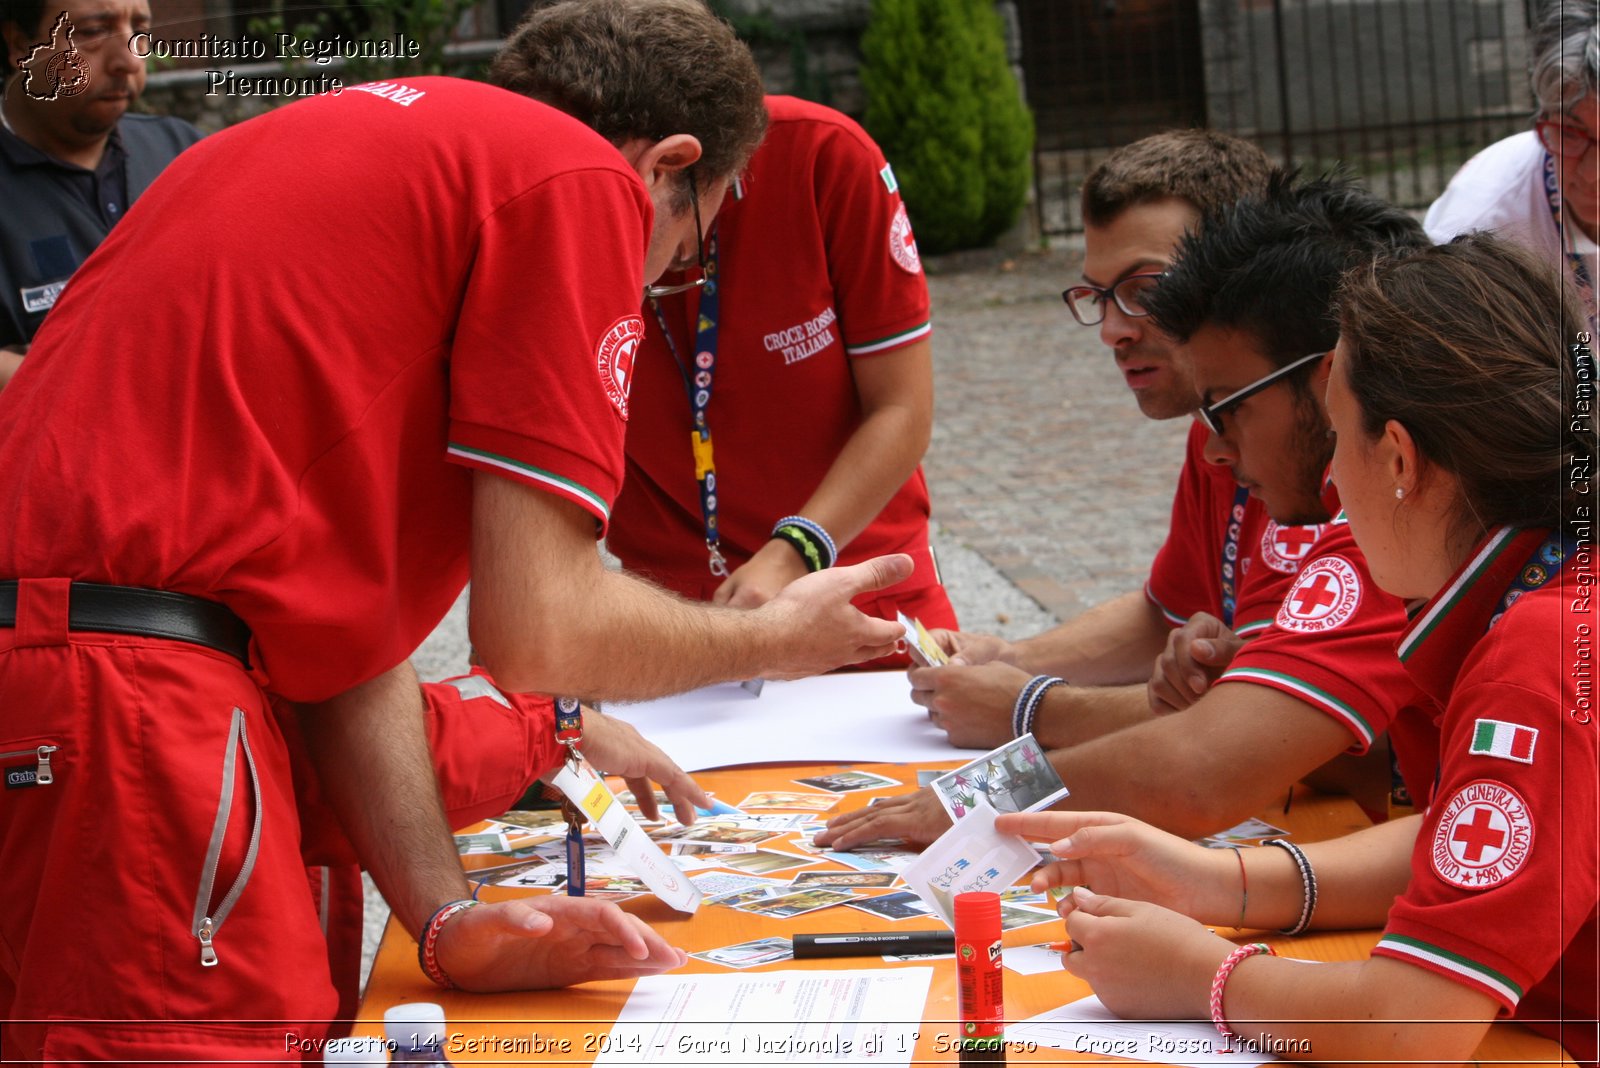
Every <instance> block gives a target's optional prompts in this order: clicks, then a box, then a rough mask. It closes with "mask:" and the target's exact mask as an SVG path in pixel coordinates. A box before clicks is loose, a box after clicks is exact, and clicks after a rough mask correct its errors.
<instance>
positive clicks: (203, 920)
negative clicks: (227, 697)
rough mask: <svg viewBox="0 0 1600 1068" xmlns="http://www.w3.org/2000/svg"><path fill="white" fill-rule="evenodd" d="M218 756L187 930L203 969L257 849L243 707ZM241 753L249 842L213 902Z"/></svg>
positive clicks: (252, 767) (213, 960)
mask: <svg viewBox="0 0 1600 1068" xmlns="http://www.w3.org/2000/svg"><path fill="white" fill-rule="evenodd" d="M224 748H225V751H224V753H223V757H222V793H221V796H220V797H219V798H218V799H217V818H216V820H215V821H214V822H213V824H212V827H211V840H210V842H209V843H208V844H207V846H206V859H205V864H204V866H203V867H202V868H201V870H200V889H199V892H198V893H197V894H196V895H195V899H194V923H193V926H192V928H191V933H192V934H193V935H194V937H195V939H196V940H197V941H198V942H199V943H200V963H201V964H202V965H204V966H205V967H207V968H212V967H215V966H216V964H217V950H216V946H215V945H214V944H213V943H214V941H215V939H216V937H217V935H218V934H219V933H220V932H221V931H222V925H223V923H225V922H226V921H227V919H228V913H230V912H232V911H233V906H234V905H236V904H237V903H238V901H239V897H240V895H241V894H243V893H244V888H245V886H246V884H248V883H249V881H250V873H251V871H252V870H254V868H255V866H256V853H257V852H258V851H259V850H260V848H261V780H260V779H259V778H258V777H257V775H256V759H255V756H254V755H253V754H252V753H251V752H250V733H249V731H248V730H247V729H246V728H245V722H244V711H243V709H239V708H235V709H234V710H233V719H232V721H231V722H230V723H229V725H228V741H227V745H226V746H225V747H224ZM241 753H243V754H244V773H245V775H247V776H248V777H249V783H250V795H251V799H252V805H251V808H252V809H253V810H254V812H253V818H252V823H251V826H250V844H249V847H248V848H247V849H246V850H245V854H244V859H243V860H242V861H241V862H240V864H239V871H238V873H237V874H236V875H235V876H234V879H233V885H231V886H230V887H229V888H228V892H227V893H226V894H225V895H224V896H223V898H222V900H221V901H218V902H215V904H213V900H214V896H215V893H216V884H217V866H218V863H219V860H220V858H221V856H222V842H223V839H224V838H225V837H227V833H228V821H229V818H230V817H231V816H232V814H233V795H234V793H235V785H236V782H237V779H238V773H239V754H241Z"/></svg>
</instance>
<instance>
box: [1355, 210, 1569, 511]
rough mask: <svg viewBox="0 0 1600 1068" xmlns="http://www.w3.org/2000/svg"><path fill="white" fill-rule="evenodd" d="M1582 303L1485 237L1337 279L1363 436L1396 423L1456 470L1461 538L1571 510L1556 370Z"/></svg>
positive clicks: (1553, 273) (1539, 268)
mask: <svg viewBox="0 0 1600 1068" xmlns="http://www.w3.org/2000/svg"><path fill="white" fill-rule="evenodd" d="M1582 307H1583V304H1582V302H1581V301H1580V300H1579V299H1578V297H1577V294H1575V293H1574V292H1572V291H1571V289H1570V287H1568V285H1567V283H1566V281H1565V279H1564V278H1563V277H1562V276H1561V275H1560V273H1559V272H1558V271H1557V270H1556V269H1555V268H1554V267H1552V266H1551V265H1549V264H1545V263H1542V262H1540V261H1538V260H1537V259H1535V258H1534V257H1533V256H1531V255H1529V254H1528V253H1527V252H1525V251H1523V250H1522V249H1521V248H1518V247H1516V246H1513V245H1511V244H1508V243H1506V242H1504V241H1500V240H1497V239H1496V238H1493V237H1491V236H1489V235H1488V234H1485V233H1472V234H1466V235H1463V236H1462V237H1458V238H1456V239H1455V240H1454V241H1452V242H1451V243H1449V244H1448V245H1440V246H1437V247H1430V248H1427V249H1424V250H1421V251H1417V252H1414V253H1411V254H1410V255H1407V256H1404V257H1402V258H1397V259H1387V260H1382V259H1380V260H1374V261H1372V262H1370V263H1368V264H1367V265H1365V266H1362V267H1358V268H1356V269H1355V270H1353V271H1351V272H1350V273H1349V274H1348V275H1347V276H1346V277H1345V281H1344V285H1343V287H1342V289H1341V291H1340V294H1339V310H1340V314H1339V318H1340V328H1341V335H1340V340H1341V342H1342V344H1343V345H1344V347H1345V354H1346V356H1347V357H1348V362H1347V363H1346V365H1345V366H1346V372H1347V376H1348V381H1349V383H1350V389H1351V392H1352V393H1353V394H1354V395H1355V398H1356V401H1357V403H1358V405H1359V406H1360V410H1361V425H1362V429H1363V430H1364V431H1365V432H1366V433H1367V435H1368V436H1369V438H1374V439H1375V438H1376V437H1377V436H1378V435H1379V434H1381V433H1382V432H1383V428H1384V425H1385V424H1386V423H1387V422H1388V421H1389V420H1390V419H1393V420H1395V421H1396V422H1398V423H1399V424H1401V425H1402V426H1404V427H1405V428H1406V430H1407V431H1408V432H1409V433H1410V434H1411V438H1412V440H1413V441H1415V442H1416V444H1417V448H1418V450H1419V451H1420V452H1421V454H1422V456H1423V458H1424V459H1425V460H1427V462H1428V463H1429V464H1430V465H1435V466H1437V467H1439V468H1440V469H1442V470H1444V471H1448V472H1449V473H1450V474H1451V475H1453V476H1455V479H1456V481H1457V482H1458V483H1459V485H1460V492H1461V499H1460V500H1459V501H1458V502H1457V507H1456V511H1457V516H1456V524H1457V530H1458V533H1459V534H1460V535H1461V536H1462V537H1464V538H1471V539H1472V540H1476V539H1477V538H1479V537H1481V536H1482V535H1483V534H1484V533H1486V532H1487V531H1488V530H1490V529H1492V528H1494V527H1497V526H1501V525H1510V526H1519V527H1553V526H1557V525H1558V524H1559V523H1560V522H1561V519H1562V517H1563V515H1566V514H1571V513H1570V511H1569V508H1570V506H1571V505H1573V504H1574V503H1576V497H1575V496H1574V493H1575V491H1574V487H1573V486H1572V485H1571V484H1570V482H1569V479H1568V477H1567V474H1568V471H1569V470H1570V465H1571V464H1572V463H1573V462H1574V461H1575V460H1576V459H1579V458H1581V457H1585V456H1587V455H1588V453H1589V449H1588V447H1587V446H1586V445H1585V444H1584V442H1583V441H1582V439H1581V438H1580V436H1579V434H1577V433H1576V432H1575V431H1574V429H1573V422H1572V420H1571V419H1570V418H1569V416H1570V414H1571V413H1569V412H1568V410H1567V404H1566V399H1567V396H1568V395H1569V394H1574V393H1575V391H1573V390H1572V389H1571V387H1570V383H1564V382H1563V374H1562V368H1563V364H1564V361H1565V355H1564V354H1565V352H1566V348H1565V347H1566V346H1567V345H1569V344H1572V343H1574V342H1575V341H1577V340H1578V335H1579V334H1580V332H1582V331H1585V330H1586V329H1587V323H1586V320H1585V318H1584V316H1583V313H1582V311H1581V310H1580V309H1581V308H1582ZM1553 317H1558V323H1557V324H1556V325H1558V326H1559V328H1560V334H1559V335H1557V334H1556V333H1555V332H1553V330H1552V323H1551V320H1552V318H1553ZM1590 366H1591V368H1592V364H1591V365H1590ZM1590 385H1592V380H1591V383H1590ZM1591 396H1592V394H1591ZM1424 474H1426V469H1424Z"/></svg>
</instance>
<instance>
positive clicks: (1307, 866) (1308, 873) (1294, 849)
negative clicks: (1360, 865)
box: [1261, 838, 1317, 935]
mask: <svg viewBox="0 0 1600 1068" xmlns="http://www.w3.org/2000/svg"><path fill="white" fill-rule="evenodd" d="M1261 844H1262V845H1269V846H1277V847H1278V848H1279V849H1281V850H1283V851H1284V852H1285V853H1287V854H1289V855H1290V856H1291V857H1293V858H1294V864H1295V867H1297V868H1299V869H1300V883H1301V885H1302V886H1303V887H1304V888H1305V895H1306V896H1305V901H1304V903H1303V904H1301V906H1300V919H1299V920H1297V921H1295V924H1294V926H1293V927H1285V928H1284V929H1283V933H1284V934H1286V935H1297V934H1304V933H1305V931H1306V929H1307V928H1309V927H1310V926H1311V917H1312V915H1313V914H1314V913H1315V912H1316V911H1317V873H1316V872H1314V871H1312V870H1311V860H1310V858H1308V857H1307V856H1306V853H1305V850H1303V849H1301V848H1300V847H1299V846H1297V845H1295V844H1294V843H1293V842H1291V841H1289V840H1288V839H1287V838H1271V839H1268V840H1267V841H1265V842H1262V843H1261Z"/></svg>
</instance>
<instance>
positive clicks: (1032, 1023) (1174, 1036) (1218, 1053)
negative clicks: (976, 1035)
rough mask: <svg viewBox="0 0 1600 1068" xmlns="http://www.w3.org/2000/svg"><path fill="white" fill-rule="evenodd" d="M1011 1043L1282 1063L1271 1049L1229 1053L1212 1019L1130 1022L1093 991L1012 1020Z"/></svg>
mask: <svg viewBox="0 0 1600 1068" xmlns="http://www.w3.org/2000/svg"><path fill="white" fill-rule="evenodd" d="M1006 1041H1007V1042H1036V1043H1038V1044H1039V1045H1040V1046H1050V1047H1053V1048H1055V1049H1065V1050H1072V1051H1074V1052H1078V1053H1101V1054H1107V1055H1110V1056H1115V1057H1126V1058H1128V1059H1130V1060H1135V1061H1154V1062H1155V1063H1157V1064H1180V1065H1189V1066H1192V1068H1210V1066H1212V1065H1218V1064H1277V1063H1278V1058H1276V1057H1273V1056H1271V1055H1270V1054H1266V1053H1249V1052H1231V1053H1230V1052H1225V1050H1226V1049H1227V1043H1226V1041H1225V1040H1224V1039H1223V1037H1222V1036H1221V1035H1220V1034H1218V1033H1217V1029H1216V1028H1214V1027H1212V1026H1211V1024H1210V1023H1208V1022H1202V1021H1200V1020H1183V1021H1177V1022H1171V1021H1162V1020H1124V1019H1122V1018H1121V1017H1118V1016H1114V1015H1112V1012H1111V1010H1110V1009H1108V1008H1106V1007H1105V1005H1104V1004H1103V1003H1102V1002H1101V1001H1100V999H1099V998H1097V997H1094V996H1093V995H1091V996H1089V997H1086V998H1083V999H1081V1000H1079V1001H1072V1002H1068V1003H1067V1004H1065V1005H1063V1006H1061V1007H1060V1008H1057V1009H1051V1010H1050V1011H1049V1012H1044V1013H1040V1014H1039V1015H1038V1016H1035V1017H1033V1018H1032V1019H1030V1020H1023V1021H1022V1022H1021V1023H1017V1024H1012V1025H1011V1026H1010V1027H1008V1028H1006Z"/></svg>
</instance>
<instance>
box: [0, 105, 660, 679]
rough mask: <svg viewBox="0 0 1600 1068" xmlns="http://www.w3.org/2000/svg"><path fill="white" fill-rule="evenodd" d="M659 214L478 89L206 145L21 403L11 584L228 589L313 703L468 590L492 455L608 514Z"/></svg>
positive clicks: (400, 647) (73, 307) (337, 110)
mask: <svg viewBox="0 0 1600 1068" xmlns="http://www.w3.org/2000/svg"><path fill="white" fill-rule="evenodd" d="M358 90H359V91H358ZM263 157H270V158H272V160H273V161H274V163H273V166H272V167H270V168H264V167H262V166H260V160H261V159H262V158H263ZM651 221H652V220H651V207H650V201H649V197H648V195H647V193H646V191H645V189H644V187H643V185H642V184H641V183H640V181H639V179H638V177H637V176H636V175H635V174H634V173H633V171H632V170H631V169H630V168H629V167H628V166H627V164H626V162H625V161H624V160H623V158H622V157H621V156H620V155H619V154H618V152H617V151H616V149H615V148H613V147H612V146H611V145H609V144H608V143H606V142H605V141H604V140H603V139H602V138H600V137H599V136H598V135H597V134H595V133H594V132H593V131H592V130H590V129H588V128H587V127H585V126H584V125H582V124H581V123H579V122H577V121H576V120H574V119H571V118H569V117H567V116H566V115H563V114H560V113H558V112H556V111H554V110H553V109H550V108H548V107H545V106H544V105H541V104H537V103H534V102H533V101H531V100H528V99H526V98H524V97H521V96H518V95H516V94H513V93H509V92H506V91H504V90H500V89H495V88H492V87H490V86H487V85H483V84H480V83H476V82H467V81H458V80H455V79H448V78H418V79H414V80H410V81H408V82H406V83H405V84H404V85H386V84H383V83H379V84H376V85H372V86H366V87H357V88H353V89H347V90H346V91H345V92H343V93H342V94H341V95H339V96H321V97H316V98H313V99H310V100H306V101H303V102H300V103H296V104H293V105H290V106H288V107H285V108H281V109H279V110H277V111H273V112H271V113H269V114H267V115H264V116H262V117H260V118H257V119H252V120H250V121H249V122H246V123H242V124H240V125H238V126H235V127H233V128H231V129H228V130H225V131H223V132H222V133H219V134H216V135H215V136H213V137H209V138H207V139H206V140H204V141H202V142H201V143H200V144H198V145H196V146H195V147H194V148H193V149H192V150H190V151H188V152H185V153H184V154H183V155H182V156H180V157H179V158H178V159H177V161H176V162H174V163H173V165H172V166H171V167H169V168H168V169H167V170H166V172H165V173H164V174H163V175H162V176H161V177H160V178H159V179H157V180H156V182H155V183H154V184H153V185H152V186H151V187H150V189H149V191H148V192H146V193H145V194H144V196H142V197H141V198H140V200H139V202H138V203H137V204H135V205H134V207H133V209H132V210H131V211H130V212H129V213H128V215H127V218H126V219H124V220H123V222H122V223H120V224H119V225H118V226H117V227H116V229H115V230H113V231H112V233H111V236H110V237H109V238H108V239H107V240H106V241H105V243H104V244H103V245H101V246H100V248H99V250H98V251H97V252H95V254H94V255H92V256H90V257H89V259H88V260H87V262H85V264H84V265H83V267H82V269H81V270H80V271H79V272H78V273H77V274H76V275H74V276H73V281H72V284H71V285H70V286H68V287H67V290H66V292H65V293H64V294H63V296H62V298H61V300H60V302H59V303H58V304H57V306H56V307H55V309H54V310H53V311H52V312H51V314H50V316H49V317H48V319H47V320H46V322H45V324H44V327H43V328H42V329H41V330H40V332H39V334H38V336H37V338H36V340H35V344H34V347H33V350H32V352H31V353H30V355H29V357H28V359H27V360H26V361H25V363H24V365H23V368H22V371H21V372H20V373H19V374H18V376H17V377H16V379H15V380H14V382H13V383H12V384H11V385H10V386H8V387H7V388H6V389H5V390H4V391H3V393H0V472H4V474H3V476H0V515H5V516H7V517H8V519H7V525H8V529H7V533H6V537H4V538H0V576H3V577H6V578H12V577H34V576H70V577H73V578H76V579H83V580H90V581H98V582H110V583H119V584H123V585H130V586H150V587H157V588H161V589H166V590H174V591H178V592H182V593H189V594H194V595H197V596H200V597H207V598H212V599H215V600H219V601H222V602H223V603H225V604H227V605H228V606H229V607H230V608H232V609H233V610H234V611H235V612H237V613H238V614H239V615H240V616H241V617H242V618H243V619H244V620H245V622H246V623H248V624H249V625H250V627H251V629H252V631H253V632H254V635H255V647H254V650H253V659H254V660H255V662H256V663H258V664H259V665H260V666H261V668H262V669H263V670H264V671H265V673H266V676H267V685H268V688H269V689H270V690H272V691H273V692H275V693H278V694H280V695H282V696H284V697H288V698H290V699H293V700H300V701H315V700H321V699H324V698H327V697H330V696H332V695H334V694H337V693H339V692H341V691H343V690H346V689H348V688H350V687H351V686H354V685H356V684H358V683H360V682H363V681H365V680H367V679H370V678H372V677H374V676H375V675H377V674H379V673H380V672H382V671H385V670H387V669H388V668H390V667H392V666H394V665H395V664H397V663H399V662H400V661H401V660H404V659H405V658H406V657H407V656H408V655H409V654H410V653H411V652H412V650H414V649H415V648H416V647H417V645H418V643H419V642H420V641H421V640H422V638H423V637H425V636H426V635H427V633H428V632H429V630H430V629H431V628H432V627H433V626H434V625H435V624H436V623H437V622H438V620H439V619H440V618H441V617H442V616H443V615H444V613H445V611H446V610H447V609H448V608H449V606H450V604H451V602H452V601H453V600H454V598H455V596H456V594H457V593H458V592H459V591H460V589H461V587H462V585H463V583H464V582H465V580H466V577H467V555H468V543H469V535H470V531H471V504H472V471H471V469H474V468H477V469H485V470H491V471H495V472H497V473H499V474H502V475H505V476H507V477H510V478H516V479H520V480H523V481H525V482H528V483H529V484H531V485H535V486H538V487H539V488H541V489H544V490H546V491H548V492H552V493H556V494H559V495H561V496H563V497H565V498H567V499H570V500H572V501H574V502H576V503H578V504H579V505H581V506H582V507H584V508H586V509H588V510H589V511H590V512H592V513H593V514H594V515H595V517H596V519H597V520H598V521H599V522H600V523H602V524H603V523H604V521H605V520H606V518H607V516H608V511H609V506H610V501H611V499H612V497H613V496H614V495H615V494H616V492H617V489H618V486H619V484H620V482H621V472H622V436H623V429H624V419H625V414H624V409H625V406H626V403H627V387H628V385H629V381H630V378H629V373H628V372H629V371H630V370H631V363H632V355H633V349H634V347H635V346H636V344H637V339H638V335H639V333H640V332H641V330H642V323H641V321H640V318H639V294H640V292H641V287H642V284H643V277H642V276H643V266H642V265H643V255H644V251H645V249H646V247H647V244H648V241H649V235H650V231H651ZM174 294H176V295H177V296H178V297H180V298H181V299H174Z"/></svg>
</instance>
